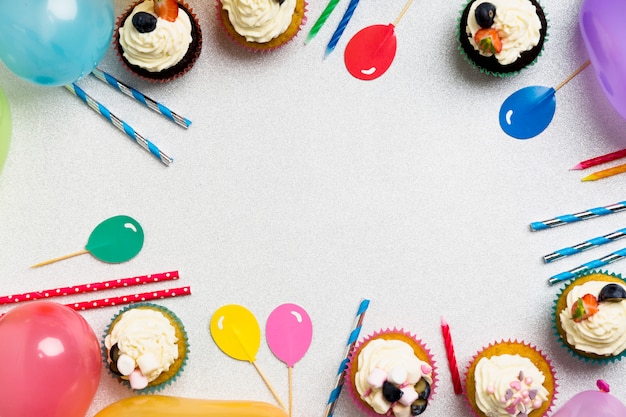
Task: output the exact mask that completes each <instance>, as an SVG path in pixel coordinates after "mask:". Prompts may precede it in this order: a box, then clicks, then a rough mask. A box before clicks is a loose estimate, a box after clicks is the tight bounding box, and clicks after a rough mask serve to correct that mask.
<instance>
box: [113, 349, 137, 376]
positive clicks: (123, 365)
mask: <svg viewBox="0 0 626 417" xmlns="http://www.w3.org/2000/svg"><path fill="white" fill-rule="evenodd" d="M116 365H117V370H118V371H120V374H122V375H124V376H128V375H130V374H131V373H132V372H133V371H134V370H135V360H134V359H133V358H131V357H130V356H128V355H125V354H122V355H120V357H119V358H118V360H117V364H116Z"/></svg>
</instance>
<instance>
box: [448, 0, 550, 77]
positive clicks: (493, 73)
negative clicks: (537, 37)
mask: <svg viewBox="0 0 626 417" xmlns="http://www.w3.org/2000/svg"><path fill="white" fill-rule="evenodd" d="M473 1H474V0H467V2H466V3H465V4H464V6H463V7H462V8H461V11H460V13H459V17H458V18H457V25H456V26H457V34H456V41H457V43H458V46H457V49H458V51H459V53H460V54H461V56H462V57H463V60H464V61H466V62H468V63H469V64H470V65H471V66H472V67H474V68H475V69H476V70H478V71H479V72H481V73H483V74H487V75H491V76H494V77H498V78H508V77H512V76H514V75H517V74H519V73H520V72H521V71H522V70H524V69H525V68H528V67H531V66H533V65H535V63H536V62H537V60H538V59H539V57H540V56H542V55H543V49H544V47H545V44H546V42H547V41H548V37H549V29H550V20H549V18H548V14H547V13H546V11H545V9H543V6H542V5H541V3H540V1H539V0H535V1H536V2H537V4H538V5H539V7H541V8H542V11H543V14H544V17H545V20H546V31H545V35H544V37H543V43H542V45H541V50H540V51H539V53H538V54H537V56H536V57H535V58H534V59H533V60H532V61H531V62H530V63H529V64H527V65H525V66H524V67H522V68H520V69H518V70H514V71H510V72H497V71H492V70H488V69H485V68H483V67H481V66H479V65H478V64H476V63H475V62H474V61H473V60H472V58H470V57H469V56H468V55H467V52H466V51H465V49H464V48H463V45H462V44H461V36H464V35H465V33H464V32H465V28H461V20H462V19H463V13H464V12H465V9H466V8H467V7H468V6H469V4H470V3H472V2H473ZM476 1H478V0H476Z"/></svg>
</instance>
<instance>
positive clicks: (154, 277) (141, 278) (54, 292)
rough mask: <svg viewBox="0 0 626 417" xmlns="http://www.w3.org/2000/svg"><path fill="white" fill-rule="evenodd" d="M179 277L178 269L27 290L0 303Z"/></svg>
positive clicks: (81, 292) (1, 300) (129, 285)
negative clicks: (69, 285)
mask: <svg viewBox="0 0 626 417" xmlns="http://www.w3.org/2000/svg"><path fill="white" fill-rule="evenodd" d="M178 278H179V275H178V271H170V272H161V273H158V274H150V275H141V276H136V277H131V278H120V279H113V280H110V281H103V282H93V283H90V284H79V285H74V286H71V287H61V288H54V289H51V290H43V291H34V292H27V293H23V294H15V295H7V296H3V297H0V305H3V304H14V303H19V302H22V301H33V300H41V299H46V298H53V297H62V296H66V295H74V294H84V293H89V292H95V291H104V290H112V289H115V288H123V287H131V286H135V285H145V284H152V283H156V282H164V281H174V280H177V279H178Z"/></svg>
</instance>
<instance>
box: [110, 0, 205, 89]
mask: <svg viewBox="0 0 626 417" xmlns="http://www.w3.org/2000/svg"><path fill="white" fill-rule="evenodd" d="M114 39H115V45H116V48H117V52H118V55H119V57H120V59H121V60H122V62H123V63H124V65H125V66H126V67H127V68H128V69H129V70H130V71H131V72H132V73H134V74H135V75H138V76H140V77H141V78H144V79H146V80H149V81H158V82H166V81H170V80H173V79H176V78H178V77H181V76H182V75H184V74H186V73H187V71H189V70H190V69H191V68H192V67H193V65H194V63H195V62H196V60H197V59H198V56H199V55H200V51H201V49H202V31H201V29H200V24H199V23H198V20H197V18H196V15H195V14H194V13H193V10H192V9H191V8H190V7H189V6H188V5H186V4H185V3H182V2H178V1H177V0H143V1H140V2H138V3H135V4H133V5H132V6H131V7H130V8H129V9H128V10H127V11H126V12H125V13H124V14H123V15H122V16H121V18H120V19H119V20H118V23H117V30H116V32H115V37H114Z"/></svg>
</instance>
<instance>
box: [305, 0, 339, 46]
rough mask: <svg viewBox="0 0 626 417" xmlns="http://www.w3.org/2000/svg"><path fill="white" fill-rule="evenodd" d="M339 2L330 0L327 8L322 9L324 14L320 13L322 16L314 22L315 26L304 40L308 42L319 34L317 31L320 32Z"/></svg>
mask: <svg viewBox="0 0 626 417" xmlns="http://www.w3.org/2000/svg"><path fill="white" fill-rule="evenodd" d="M338 3H339V0H330V1H329V2H328V4H327V5H326V8H325V9H324V11H322V14H321V15H320V17H318V18H317V20H316V21H315V23H314V24H313V27H312V28H311V30H310V31H309V35H308V36H307V37H306V40H305V41H304V43H305V44H306V43H308V42H309V41H310V40H311V39H313V38H314V37H315V35H317V32H319V31H320V29H321V28H322V26H323V25H324V23H326V20H327V19H328V16H330V14H331V13H332V12H333V10H335V7H336V6H337V4H338Z"/></svg>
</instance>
